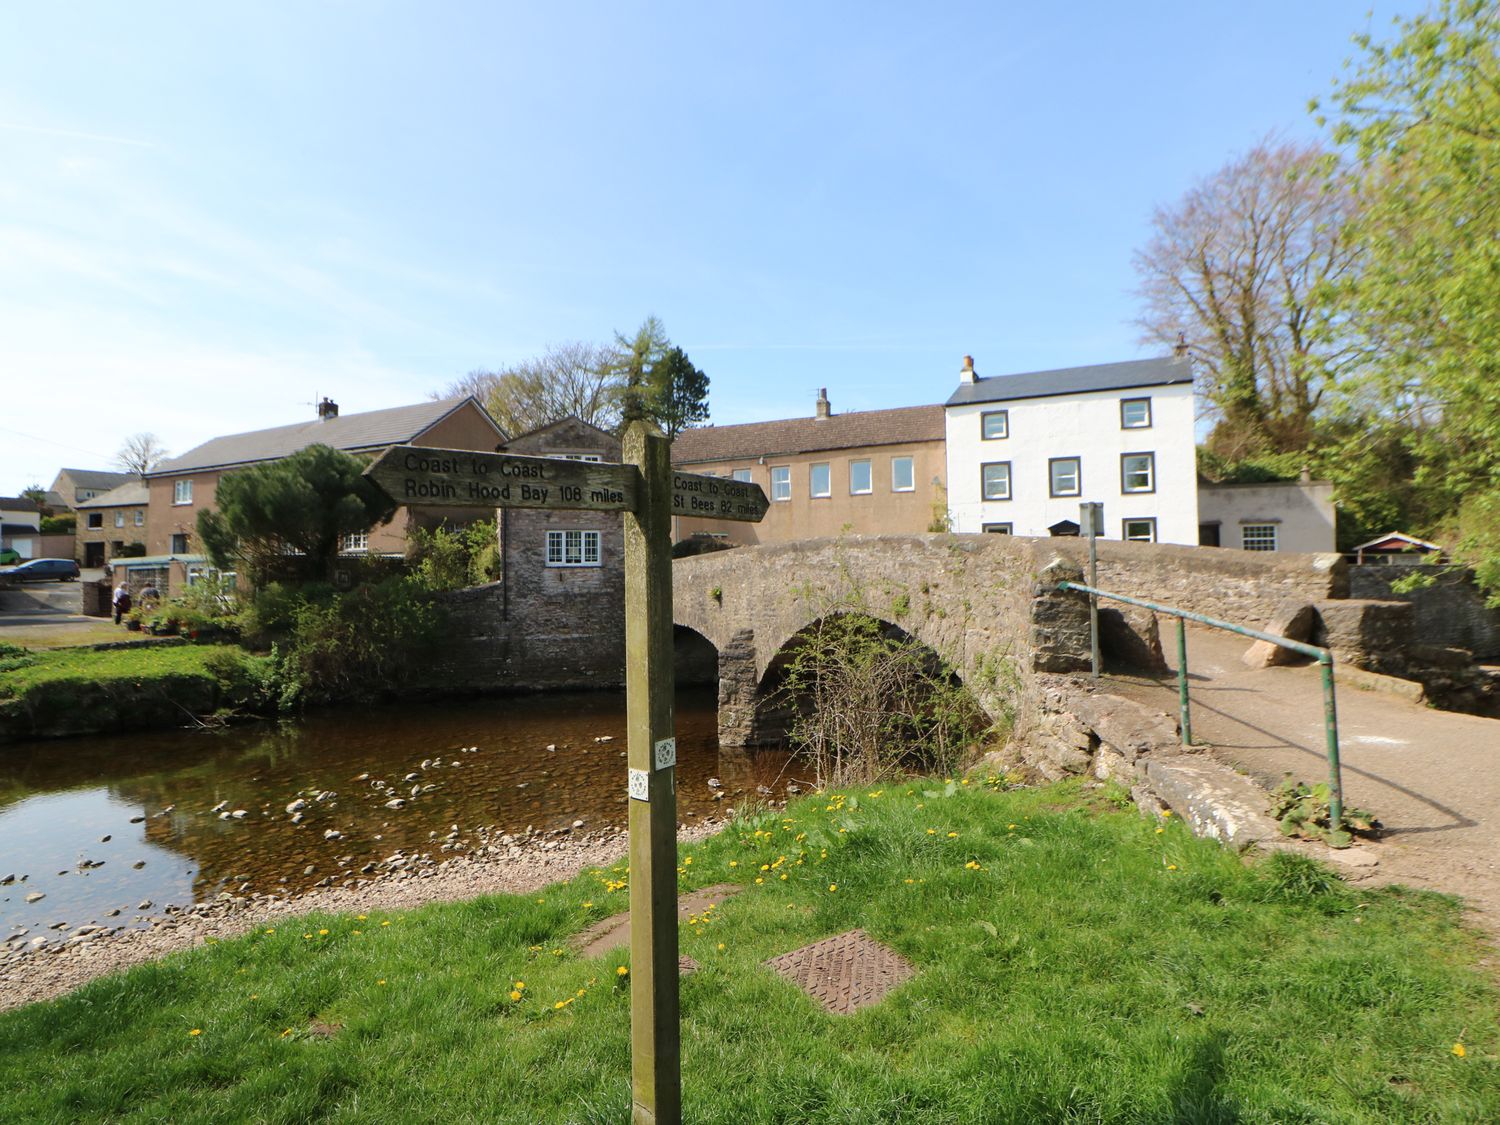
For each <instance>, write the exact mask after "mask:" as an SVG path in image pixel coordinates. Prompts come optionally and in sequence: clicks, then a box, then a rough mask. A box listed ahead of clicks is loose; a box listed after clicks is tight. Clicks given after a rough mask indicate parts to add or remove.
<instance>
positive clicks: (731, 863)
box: [729, 859, 740, 867]
mask: <svg viewBox="0 0 1500 1125" xmlns="http://www.w3.org/2000/svg"><path fill="white" fill-rule="evenodd" d="M739 865H740V861H739V860H737V859H731V860H730V861H729V866H730V867H738V866H739Z"/></svg>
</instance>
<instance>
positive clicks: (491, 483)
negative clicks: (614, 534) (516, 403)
mask: <svg viewBox="0 0 1500 1125" xmlns="http://www.w3.org/2000/svg"><path fill="white" fill-rule="evenodd" d="M365 475H366V476H368V477H369V478H370V479H371V480H373V481H374V482H375V483H376V484H378V485H380V487H381V488H383V489H385V491H386V492H388V493H389V494H390V495H391V497H392V498H393V499H394V500H395V501H396V502H397V503H398V504H419V505H423V506H427V505H444V506H450V507H457V508H487V507H492V508H550V509H554V510H576V511H589V512H633V511H635V510H636V489H637V481H638V480H639V473H638V471H637V470H636V468H635V467H634V466H633V465H616V464H606V463H603V462H599V461H569V460H566V459H563V458H559V457H520V456H516V455H515V454H510V453H476V452H474V451H473V450H467V449H429V448H426V447H424V446H417V445H394V446H391V447H390V448H389V449H387V450H386V451H385V452H384V453H382V454H381V455H380V457H379V458H378V459H377V460H376V461H375V462H374V464H372V465H371V466H370V467H369V468H368V469H366V470H365ZM769 507H770V502H769V501H768V500H767V499H766V494H765V493H764V492H763V491H762V490H761V487H760V485H758V484H750V483H748V482H745V481H737V480H728V479H726V478H724V477H711V476H705V475H703V474H701V473H677V472H674V473H673V474H672V509H671V511H672V515H674V516H698V517H700V518H706V519H720V520H744V521H747V522H751V523H756V522H759V521H760V519H761V518H762V517H763V516H764V515H765V514H766V509H767V508H769Z"/></svg>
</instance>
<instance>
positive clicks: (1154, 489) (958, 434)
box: [945, 356, 1198, 545]
mask: <svg viewBox="0 0 1500 1125" xmlns="http://www.w3.org/2000/svg"><path fill="white" fill-rule="evenodd" d="M959 380H960V381H959V387H958V390H956V391H954V392H953V395H952V397H950V398H949V399H948V402H947V406H946V410H945V417H946V431H947V446H948V449H947V456H948V513H949V518H950V520H951V521H952V524H953V530H954V531H991V532H998V533H1000V534H1006V535H1060V534H1061V535H1068V534H1077V531H1078V505H1079V504H1080V503H1081V502H1083V501H1097V502H1100V503H1102V504H1103V505H1104V531H1103V535H1104V537H1105V538H1107V539H1138V540H1144V541H1148V542H1160V543H1183V544H1189V545H1195V544H1197V542H1198V467H1197V460H1196V456H1197V455H1196V452H1195V450H1194V440H1193V374H1192V368H1191V367H1190V365H1189V363H1188V360H1187V359H1186V358H1178V357H1172V356H1165V357H1161V358H1158V359H1141V360H1131V361H1129V362H1125V363H1104V364H1096V365H1094V366H1091V367H1068V368H1062V369H1060V370H1057V371H1032V372H1027V373H1025V374H1019V375H999V376H994V377H991V378H984V379H981V378H980V377H979V376H978V375H976V374H975V373H974V361H973V360H972V359H971V358H969V357H968V356H965V357H964V367H963V370H962V371H961V372H960V374H959Z"/></svg>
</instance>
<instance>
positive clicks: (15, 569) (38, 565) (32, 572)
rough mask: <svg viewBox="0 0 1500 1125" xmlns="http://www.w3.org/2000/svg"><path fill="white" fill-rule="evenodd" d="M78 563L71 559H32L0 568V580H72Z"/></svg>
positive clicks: (12, 581)
mask: <svg viewBox="0 0 1500 1125" xmlns="http://www.w3.org/2000/svg"><path fill="white" fill-rule="evenodd" d="M77 579H78V564H77V563H76V562H74V561H73V560H72V559H32V560H31V561H30V562H24V563H22V564H21V565H20V566H8V567H4V568H0V582H4V583H16V582H74V581H76V580H77Z"/></svg>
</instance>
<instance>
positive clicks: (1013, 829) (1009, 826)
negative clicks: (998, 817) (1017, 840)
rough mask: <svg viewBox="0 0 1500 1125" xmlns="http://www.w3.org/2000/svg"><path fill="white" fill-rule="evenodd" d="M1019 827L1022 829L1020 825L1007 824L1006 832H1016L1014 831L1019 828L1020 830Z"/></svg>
mask: <svg viewBox="0 0 1500 1125" xmlns="http://www.w3.org/2000/svg"><path fill="white" fill-rule="evenodd" d="M1019 827H1021V826H1020V825H1019V824H1007V825H1006V826H1005V830H1006V831H1007V832H1014V831H1015V830H1016V829H1017V828H1019Z"/></svg>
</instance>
